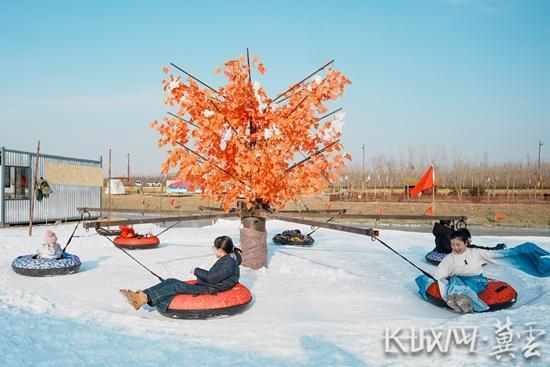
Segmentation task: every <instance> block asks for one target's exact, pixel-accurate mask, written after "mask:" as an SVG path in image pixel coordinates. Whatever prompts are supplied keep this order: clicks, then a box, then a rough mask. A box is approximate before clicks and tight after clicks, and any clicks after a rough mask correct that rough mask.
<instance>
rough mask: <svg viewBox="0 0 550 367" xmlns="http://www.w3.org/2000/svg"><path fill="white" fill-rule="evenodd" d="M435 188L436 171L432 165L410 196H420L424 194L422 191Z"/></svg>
mask: <svg viewBox="0 0 550 367" xmlns="http://www.w3.org/2000/svg"><path fill="white" fill-rule="evenodd" d="M434 186H435V171H434V166H433V164H432V165H431V166H430V168H428V170H427V171H426V173H424V175H423V176H422V178H421V179H420V181H418V183H417V184H416V186H415V187H414V188H413V189H412V190H411V192H410V193H409V194H410V195H411V196H418V195H420V194H421V193H422V191H424V190H427V189H431V188H432V187H434Z"/></svg>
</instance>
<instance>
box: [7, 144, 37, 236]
mask: <svg viewBox="0 0 550 367" xmlns="http://www.w3.org/2000/svg"><path fill="white" fill-rule="evenodd" d="M39 158H40V140H39V141H38V146H37V147H36V162H35V164H34V172H33V175H32V182H31V185H30V186H29V190H32V193H31V203H30V211H29V236H32V218H33V215H34V200H35V199H36V181H37V180H36V177H37V174H38V159H39ZM2 159H4V157H2ZM2 174H3V173H2ZM1 189H2V190H4V188H1Z"/></svg>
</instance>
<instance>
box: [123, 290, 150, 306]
mask: <svg viewBox="0 0 550 367" xmlns="http://www.w3.org/2000/svg"><path fill="white" fill-rule="evenodd" d="M119 292H120V294H122V296H123V297H124V298H126V301H128V303H129V304H130V305H131V306H132V307H133V308H135V309H136V310H139V309H140V308H141V306H143V305H144V304H146V303H147V295H146V294H145V293H143V292H142V291H137V292H134V291H131V290H129V289H121V290H120V291H119Z"/></svg>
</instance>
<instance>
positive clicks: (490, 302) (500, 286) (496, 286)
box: [426, 279, 518, 312]
mask: <svg viewBox="0 0 550 367" xmlns="http://www.w3.org/2000/svg"><path fill="white" fill-rule="evenodd" d="M488 280H489V284H487V288H485V289H484V290H483V292H481V293H479V294H478V296H479V298H480V299H481V300H482V301H483V302H485V304H487V306H489V309H488V310H487V311H485V312H489V311H497V310H502V309H504V308H508V307H511V306H512V305H513V304H514V303H516V299H517V296H518V294H517V292H516V290H515V289H514V288H512V286H511V285H510V284H508V283H506V282H501V281H500V280H494V279H488ZM426 296H428V300H429V301H430V303H433V304H434V305H436V306H439V307H446V308H450V307H449V306H448V305H447V303H446V302H445V301H444V300H443V299H442V298H441V293H439V285H438V284H437V283H436V282H434V283H432V284H430V286H429V287H428V289H427V290H426Z"/></svg>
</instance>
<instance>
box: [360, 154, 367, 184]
mask: <svg viewBox="0 0 550 367" xmlns="http://www.w3.org/2000/svg"><path fill="white" fill-rule="evenodd" d="M365 147H366V145H365V144H363V146H362V147H361V149H363V179H362V181H361V182H362V185H363V189H365Z"/></svg>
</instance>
